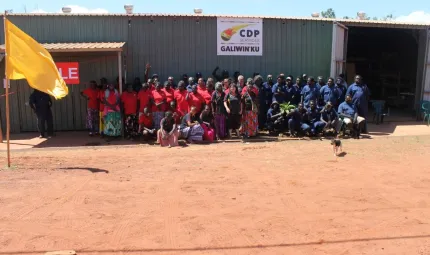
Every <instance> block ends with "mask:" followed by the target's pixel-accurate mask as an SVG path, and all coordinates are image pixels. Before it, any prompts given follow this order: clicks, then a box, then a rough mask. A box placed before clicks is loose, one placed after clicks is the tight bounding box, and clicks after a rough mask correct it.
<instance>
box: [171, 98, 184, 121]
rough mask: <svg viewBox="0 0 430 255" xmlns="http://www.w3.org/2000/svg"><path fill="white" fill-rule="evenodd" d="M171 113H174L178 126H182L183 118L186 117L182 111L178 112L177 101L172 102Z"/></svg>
mask: <svg viewBox="0 0 430 255" xmlns="http://www.w3.org/2000/svg"><path fill="white" fill-rule="evenodd" d="M169 111H171V112H172V114H173V119H174V120H175V123H176V125H180V124H181V121H182V117H184V115H183V114H182V112H181V111H180V110H178V107H177V106H176V102H175V101H172V102H170V109H169Z"/></svg>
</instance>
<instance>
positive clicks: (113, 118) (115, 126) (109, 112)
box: [103, 84, 122, 137]
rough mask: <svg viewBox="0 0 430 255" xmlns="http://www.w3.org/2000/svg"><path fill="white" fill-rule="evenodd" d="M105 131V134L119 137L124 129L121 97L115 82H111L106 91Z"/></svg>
mask: <svg viewBox="0 0 430 255" xmlns="http://www.w3.org/2000/svg"><path fill="white" fill-rule="evenodd" d="M104 104H105V108H104V112H103V117H104V126H105V127H104V128H105V129H104V131H103V134H104V135H107V136H112V137H118V136H120V135H121V131H122V121H121V112H120V110H121V109H120V104H121V97H120V95H119V92H118V90H116V89H115V86H114V85H113V84H109V86H108V88H107V89H106V90H105V93H104Z"/></svg>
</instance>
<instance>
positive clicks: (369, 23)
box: [0, 13, 430, 28]
mask: <svg viewBox="0 0 430 255" xmlns="http://www.w3.org/2000/svg"><path fill="white" fill-rule="evenodd" d="M3 15H4V14H0V16H3ZM8 16H90V17H94V16H111V17H115V16H116V17H154V18H156V17H201V18H205V17H206V18H218V17H219V18H259V19H283V20H304V21H331V22H339V23H343V24H345V25H348V26H366V27H381V28H382V27H391V28H430V23H418V22H402V21H396V20H386V21H384V20H359V19H331V18H313V17H291V16H264V15H261V16H260V15H228V14H180V13H133V14H125V13H70V14H64V13H13V14H8Z"/></svg>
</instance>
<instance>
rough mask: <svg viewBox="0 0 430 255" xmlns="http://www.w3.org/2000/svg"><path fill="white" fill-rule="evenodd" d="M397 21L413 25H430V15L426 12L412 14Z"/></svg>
mask: <svg viewBox="0 0 430 255" xmlns="http://www.w3.org/2000/svg"><path fill="white" fill-rule="evenodd" d="M396 20H397V21H402V22H413V23H429V24H430V13H426V12H424V11H416V12H412V13H410V14H409V15H407V16H400V17H398V18H396Z"/></svg>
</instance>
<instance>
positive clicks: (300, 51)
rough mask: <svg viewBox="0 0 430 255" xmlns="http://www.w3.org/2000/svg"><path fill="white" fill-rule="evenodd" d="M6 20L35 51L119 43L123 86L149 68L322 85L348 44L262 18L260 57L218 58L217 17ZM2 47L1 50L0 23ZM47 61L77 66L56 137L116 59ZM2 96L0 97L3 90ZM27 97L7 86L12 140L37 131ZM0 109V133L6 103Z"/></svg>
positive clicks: (312, 25) (328, 25) (163, 73)
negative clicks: (36, 45) (319, 80)
mask: <svg viewBox="0 0 430 255" xmlns="http://www.w3.org/2000/svg"><path fill="white" fill-rule="evenodd" d="M8 18H9V20H10V21H11V22H13V23H14V24H15V25H17V26H18V27H19V28H21V29H22V30H23V31H25V32H26V33H28V34H29V35H31V36H32V37H33V38H34V39H36V40H37V41H38V42H40V43H84V42H85V43H90V42H92V43H95V42H99V43H101V42H125V46H124V48H123V49H122V64H123V66H122V67H121V68H122V72H123V76H124V77H125V78H126V82H132V81H133V79H134V78H135V77H140V78H141V79H142V80H143V76H144V71H145V65H146V64H147V63H150V65H151V66H152V69H151V73H157V74H158V75H159V76H160V79H161V80H162V81H164V80H166V79H167V77H168V76H174V77H175V79H176V80H178V79H179V78H180V77H181V76H182V74H185V73H186V74H188V75H190V76H194V74H195V73H196V72H201V73H202V74H203V76H204V77H209V76H210V75H211V73H212V71H213V69H214V68H215V67H216V66H219V67H220V70H223V69H226V70H228V71H229V72H230V74H231V75H232V74H233V73H234V72H235V71H239V72H240V73H242V74H244V75H245V76H246V77H250V76H251V75H252V74H253V73H254V72H258V73H260V74H262V75H267V74H273V75H277V74H279V73H285V74H286V75H289V74H291V75H293V76H298V75H301V74H302V73H306V74H308V75H312V76H319V75H322V76H324V77H328V76H329V75H330V74H333V73H336V75H337V74H339V73H338V72H339V70H337V71H334V70H333V68H336V61H337V62H338V63H341V65H343V66H344V65H345V47H346V45H344V43H345V42H346V41H344V42H343V43H339V40H340V41H341V40H344V39H345V40H346V38H347V35H346V34H345V35H342V36H341V38H340V39H338V38H339V34H334V33H336V29H337V30H339V27H337V28H335V27H334V25H336V24H339V25H340V23H338V22H336V21H334V20H329V19H311V18H306V19H297V18H286V17H261V18H263V31H264V33H263V55H262V56H218V55H217V49H216V44H217V17H216V16H212V15H173V14H172V15H155V14H154V15H151V14H141V15H140V14H134V15H125V14H124V15H120V14H118V15H115V14H109V15H93V14H91V15H84V14H82V15H75V14H13V15H10V16H8ZM353 24H354V23H353ZM342 26H343V25H342ZM399 26H401V25H399ZM419 28H420V29H428V28H426V27H425V26H420V27H419ZM334 41H337V42H334ZM0 44H4V32H3V19H1V21H0ZM426 47H428V46H426ZM337 48H341V49H337ZM336 49H337V52H340V53H337V54H340V55H342V54H343V56H341V57H340V58H339V57H336V54H335V53H334V52H335V51H336ZM52 55H53V58H54V60H55V61H77V62H79V64H80V80H81V84H79V85H69V91H70V95H68V96H67V97H66V98H64V99H62V100H59V101H55V102H54V106H53V113H54V120H55V124H54V125H55V129H56V130H58V131H60V130H84V129H85V111H86V101H85V100H84V99H82V98H80V96H79V93H80V91H82V90H83V89H84V88H85V87H86V86H87V85H86V83H87V82H88V81H90V80H97V81H98V80H99V79H100V78H101V77H106V78H107V79H108V80H109V81H110V82H114V81H115V79H116V77H117V76H118V61H117V57H116V55H115V54H111V53H109V52H90V51H87V52H85V51H80V52H54V53H52ZM336 58H337V59H336ZM4 63H5V61H4V59H3V60H2V61H1V62H0V77H3V74H4ZM423 63H424V62H423ZM341 69H342V70H344V68H341ZM421 73H422V71H421ZM429 75H430V74H429ZM0 90H1V92H0V93H1V94H4V89H3V86H2V87H1V88H0ZM31 91H32V89H31V88H30V87H29V86H28V85H27V83H26V82H25V81H11V92H12V93H13V94H11V95H10V111H11V132H13V133H18V132H28V131H36V130H37V125H36V120H35V116H34V114H33V113H32V111H31V109H30V107H29V106H28V97H29V95H30V93H31ZM0 102H1V112H0V114H1V120H2V127H3V130H5V129H4V127H5V107H4V97H2V98H0Z"/></svg>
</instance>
